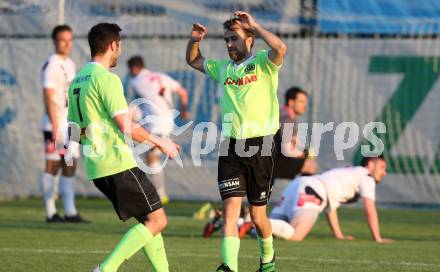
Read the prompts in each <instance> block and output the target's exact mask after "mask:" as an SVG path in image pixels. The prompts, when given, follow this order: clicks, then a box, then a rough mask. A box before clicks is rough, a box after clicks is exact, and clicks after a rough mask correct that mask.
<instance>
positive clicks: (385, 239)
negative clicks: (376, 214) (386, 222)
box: [376, 238, 394, 244]
mask: <svg viewBox="0 0 440 272" xmlns="http://www.w3.org/2000/svg"><path fill="white" fill-rule="evenodd" d="M376 242H377V243H380V244H390V243H394V240H393V239H389V238H380V239H379V240H376Z"/></svg>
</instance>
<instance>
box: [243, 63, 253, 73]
mask: <svg viewBox="0 0 440 272" xmlns="http://www.w3.org/2000/svg"><path fill="white" fill-rule="evenodd" d="M254 70H255V63H249V64H248V65H246V68H244V72H245V73H246V74H249V73H250V72H252V71H254Z"/></svg>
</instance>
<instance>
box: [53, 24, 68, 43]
mask: <svg viewBox="0 0 440 272" xmlns="http://www.w3.org/2000/svg"><path fill="white" fill-rule="evenodd" d="M63 31H69V32H72V28H71V27H70V26H68V25H57V26H56V27H54V28H53V30H52V34H51V37H52V40H56V39H57V36H58V33H61V32H63Z"/></svg>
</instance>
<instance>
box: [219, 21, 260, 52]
mask: <svg viewBox="0 0 440 272" xmlns="http://www.w3.org/2000/svg"><path fill="white" fill-rule="evenodd" d="M239 24H241V21H240V19H239V18H237V17H232V18H230V19H228V20H226V21H224V22H223V29H224V30H231V31H234V30H235V29H236V27H235V26H236V25H239ZM240 28H241V29H243V31H244V33H245V34H246V35H247V36H248V37H252V39H253V40H255V31H253V30H252V29H248V28H244V27H242V26H240ZM253 46H254V42H253V41H252V45H251V47H253Z"/></svg>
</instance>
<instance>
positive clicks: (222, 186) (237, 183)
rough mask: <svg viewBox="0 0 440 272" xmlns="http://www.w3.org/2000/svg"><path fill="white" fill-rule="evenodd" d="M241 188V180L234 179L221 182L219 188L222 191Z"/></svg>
mask: <svg viewBox="0 0 440 272" xmlns="http://www.w3.org/2000/svg"><path fill="white" fill-rule="evenodd" d="M238 186H240V179H238V178H233V179H227V180H222V181H220V184H219V185H218V188H219V189H220V191H221V190H224V189H228V188H231V187H238Z"/></svg>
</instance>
